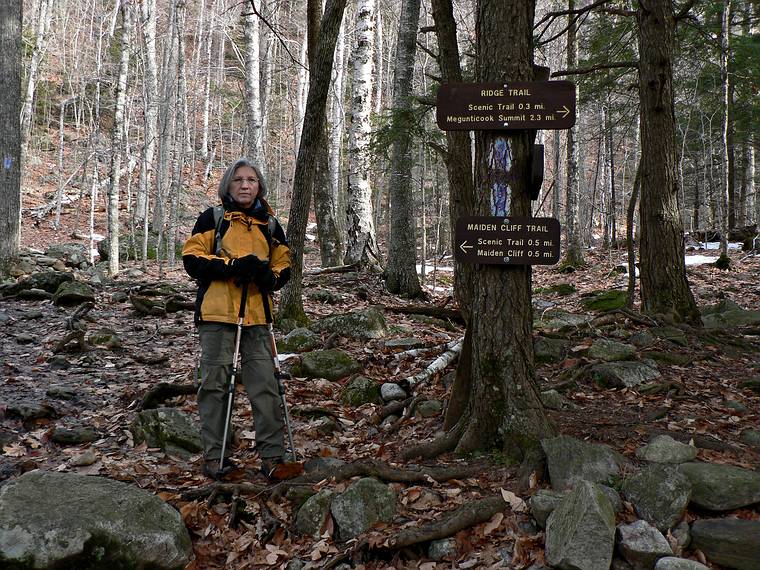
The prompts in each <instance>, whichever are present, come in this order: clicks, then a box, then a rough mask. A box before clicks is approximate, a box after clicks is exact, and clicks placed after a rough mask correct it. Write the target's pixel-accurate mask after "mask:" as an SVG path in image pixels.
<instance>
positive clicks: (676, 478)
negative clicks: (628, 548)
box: [623, 463, 691, 532]
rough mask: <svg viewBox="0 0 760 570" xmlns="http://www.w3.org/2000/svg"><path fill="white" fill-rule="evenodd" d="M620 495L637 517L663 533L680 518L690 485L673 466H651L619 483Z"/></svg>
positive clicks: (683, 511) (686, 503)
mask: <svg viewBox="0 0 760 570" xmlns="http://www.w3.org/2000/svg"><path fill="white" fill-rule="evenodd" d="M623 495H624V496H625V498H626V500H628V501H629V502H630V503H631V504H633V507H634V509H636V514H637V515H638V516H639V517H641V518H642V519H644V520H645V521H647V522H649V523H651V524H653V525H654V526H656V527H657V528H658V529H660V530H661V531H663V532H665V531H667V530H668V529H669V528H672V527H673V526H674V525H675V524H677V523H678V521H680V520H681V519H682V518H683V515H684V513H685V512H686V507H687V506H688V504H689V499H690V497H691V482H690V481H689V479H688V478H687V477H686V476H685V475H684V474H683V473H681V472H680V471H679V470H678V468H677V467H675V466H672V465H667V464H657V463H655V464H652V465H647V466H646V467H644V469H642V470H641V471H640V472H639V473H636V474H635V475H632V476H631V477H629V478H627V479H626V480H625V481H623Z"/></svg>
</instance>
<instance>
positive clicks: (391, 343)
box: [385, 338, 425, 350]
mask: <svg viewBox="0 0 760 570" xmlns="http://www.w3.org/2000/svg"><path fill="white" fill-rule="evenodd" d="M422 346H425V341H424V340H422V339H419V338H392V339H390V340H386V341H385V348H388V349H390V350H412V349H414V348H420V347H422Z"/></svg>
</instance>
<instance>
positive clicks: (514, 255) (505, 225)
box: [454, 216, 560, 265]
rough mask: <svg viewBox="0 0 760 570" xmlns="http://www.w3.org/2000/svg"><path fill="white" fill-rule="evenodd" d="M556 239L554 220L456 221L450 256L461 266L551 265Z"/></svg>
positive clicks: (555, 257)
mask: <svg viewBox="0 0 760 570" xmlns="http://www.w3.org/2000/svg"><path fill="white" fill-rule="evenodd" d="M559 236H560V228H559V221H558V220H557V219H555V218H531V217H527V216H526V217H516V216H509V217H506V218H505V217H497V216H467V217H462V218H459V219H458V220H457V225H456V230H455V247H454V256H455V257H456V259H457V261H460V262H462V263H483V264H499V265H553V264H555V263H557V261H559V253H560V248H559Z"/></svg>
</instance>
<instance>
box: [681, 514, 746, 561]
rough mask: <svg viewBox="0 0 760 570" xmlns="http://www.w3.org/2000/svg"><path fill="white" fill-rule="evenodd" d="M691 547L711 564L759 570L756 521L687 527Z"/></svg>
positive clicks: (702, 522) (710, 522) (700, 522)
mask: <svg viewBox="0 0 760 570" xmlns="http://www.w3.org/2000/svg"><path fill="white" fill-rule="evenodd" d="M691 536H692V547H694V548H699V549H700V550H701V551H702V552H704V554H705V556H707V558H708V559H710V560H711V561H712V562H716V563H718V564H721V565H723V566H727V567H729V568H737V569H738V570H757V569H758V568H760V521H757V520H741V519H700V520H696V521H694V523H693V524H692V525H691Z"/></svg>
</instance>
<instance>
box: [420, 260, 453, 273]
mask: <svg viewBox="0 0 760 570" xmlns="http://www.w3.org/2000/svg"><path fill="white" fill-rule="evenodd" d="M438 272H439V273H453V272H454V268H453V267H451V266H449V265H439V266H438ZM417 273H419V274H422V264H420V263H418V264H417ZM425 273H427V274H428V275H431V274H432V273H433V264H432V263H426V264H425Z"/></svg>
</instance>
